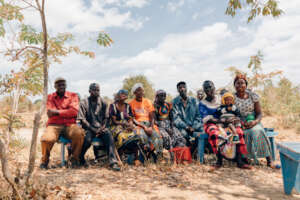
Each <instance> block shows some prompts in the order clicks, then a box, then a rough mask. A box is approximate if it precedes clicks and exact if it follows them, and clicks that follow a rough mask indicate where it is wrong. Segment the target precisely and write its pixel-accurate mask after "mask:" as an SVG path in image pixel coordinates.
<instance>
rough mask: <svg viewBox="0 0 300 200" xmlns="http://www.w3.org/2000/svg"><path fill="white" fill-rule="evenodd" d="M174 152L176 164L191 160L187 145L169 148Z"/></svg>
mask: <svg viewBox="0 0 300 200" xmlns="http://www.w3.org/2000/svg"><path fill="white" fill-rule="evenodd" d="M170 152H174V159H175V161H176V163H177V164H179V163H181V164H182V163H183V161H187V162H188V163H191V162H192V155H191V151H190V148H189V147H175V148H173V149H171V150H170Z"/></svg>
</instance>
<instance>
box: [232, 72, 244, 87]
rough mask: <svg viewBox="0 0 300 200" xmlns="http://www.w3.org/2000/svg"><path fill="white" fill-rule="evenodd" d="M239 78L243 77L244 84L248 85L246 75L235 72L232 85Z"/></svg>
mask: <svg viewBox="0 0 300 200" xmlns="http://www.w3.org/2000/svg"><path fill="white" fill-rule="evenodd" d="M239 79H243V80H244V81H245V82H246V86H248V81H247V77H246V75H245V74H237V75H236V76H235V78H234V81H233V85H235V83H236V82H237V81H238V80H239Z"/></svg>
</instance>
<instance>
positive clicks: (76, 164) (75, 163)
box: [70, 158, 80, 169]
mask: <svg viewBox="0 0 300 200" xmlns="http://www.w3.org/2000/svg"><path fill="white" fill-rule="evenodd" d="M70 162H71V168H73V169H77V168H79V167H80V163H79V161H78V160H76V159H74V158H71V159H70Z"/></svg>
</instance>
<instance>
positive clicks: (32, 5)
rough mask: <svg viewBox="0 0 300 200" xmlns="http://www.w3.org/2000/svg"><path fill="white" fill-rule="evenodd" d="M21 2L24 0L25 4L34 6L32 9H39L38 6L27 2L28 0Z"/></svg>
mask: <svg viewBox="0 0 300 200" xmlns="http://www.w3.org/2000/svg"><path fill="white" fill-rule="evenodd" d="M21 1H22V2H24V3H25V4H27V5H29V6H30V7H32V8H34V9H37V10H39V8H38V7H36V6H34V5H33V4H32V3H29V2H28V1H26V0H21Z"/></svg>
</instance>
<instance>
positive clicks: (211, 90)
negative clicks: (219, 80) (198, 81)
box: [203, 84, 215, 97]
mask: <svg viewBox="0 0 300 200" xmlns="http://www.w3.org/2000/svg"><path fill="white" fill-rule="evenodd" d="M203 90H204V92H205V94H206V96H208V97H213V96H214V95H215V86H214V85H213V84H206V85H204V87H203Z"/></svg>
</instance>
